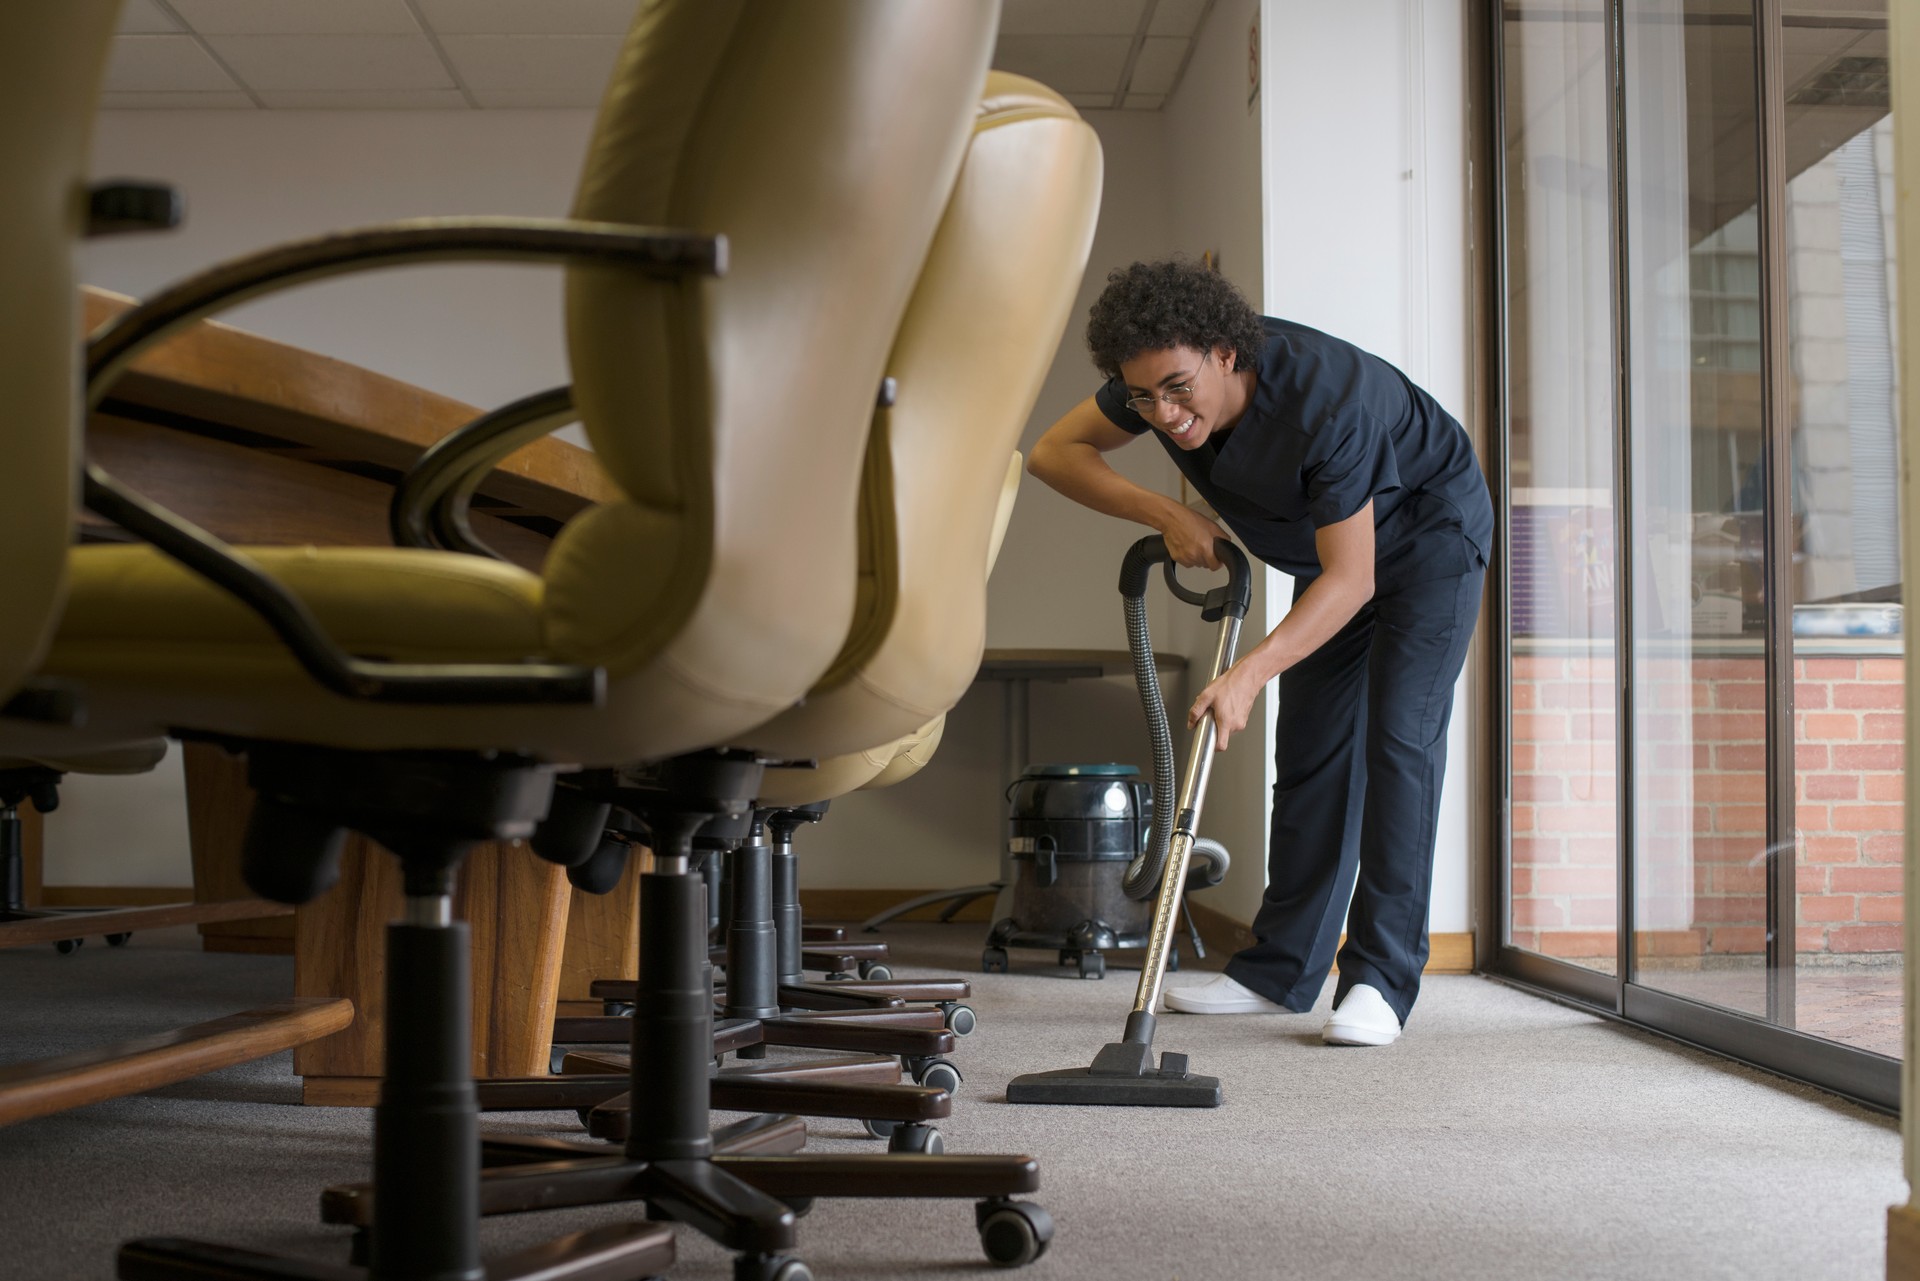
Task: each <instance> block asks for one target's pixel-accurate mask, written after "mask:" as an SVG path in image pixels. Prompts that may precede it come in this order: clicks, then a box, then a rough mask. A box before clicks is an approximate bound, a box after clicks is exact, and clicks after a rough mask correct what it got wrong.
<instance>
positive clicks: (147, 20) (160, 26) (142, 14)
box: [115, 0, 180, 36]
mask: <svg viewBox="0 0 1920 1281" xmlns="http://www.w3.org/2000/svg"><path fill="white" fill-rule="evenodd" d="M115 30H117V31H118V32H119V33H120V34H121V35H142V36H144V35H157V34H159V33H161V32H167V31H178V30H180V24H179V23H177V22H175V21H174V20H173V19H172V18H169V17H168V16H167V15H166V14H164V13H162V12H160V10H159V9H158V8H156V7H155V6H154V3H153V0H127V3H126V7H125V8H123V9H121V10H120V25H119V26H118V27H116V28H115Z"/></svg>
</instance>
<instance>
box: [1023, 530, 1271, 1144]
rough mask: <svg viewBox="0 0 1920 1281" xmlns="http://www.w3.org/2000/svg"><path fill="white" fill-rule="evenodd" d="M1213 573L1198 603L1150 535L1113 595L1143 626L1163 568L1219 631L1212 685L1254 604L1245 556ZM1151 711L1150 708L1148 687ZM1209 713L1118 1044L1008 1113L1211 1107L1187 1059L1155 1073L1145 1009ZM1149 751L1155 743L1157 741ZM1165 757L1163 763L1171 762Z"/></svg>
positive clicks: (1198, 778)
mask: <svg viewBox="0 0 1920 1281" xmlns="http://www.w3.org/2000/svg"><path fill="white" fill-rule="evenodd" d="M1214 546H1215V550H1216V552H1217V553H1218V555H1219V557H1220V560H1221V563H1222V564H1223V565H1224V566H1225V567H1226V569H1227V574H1228V581H1227V585H1226V586H1225V587H1219V588H1215V589H1214V590H1213V591H1210V592H1207V593H1205V594H1204V595H1203V594H1201V593H1199V592H1193V591H1189V590H1188V589H1186V588H1185V587H1183V586H1181V584H1180V582H1179V580H1178V579H1177V578H1176V577H1175V576H1174V565H1173V558H1172V556H1171V555H1170V554H1169V553H1168V551H1167V546H1166V541H1165V540H1164V539H1162V538H1161V537H1159V536H1158V535H1153V536H1150V537H1147V538H1143V539H1141V540H1140V541H1139V542H1137V543H1135V544H1134V545H1133V546H1132V547H1131V548H1129V549H1128V551H1127V558H1126V561H1125V562H1124V563H1123V565H1122V567H1121V571H1120V591H1121V594H1122V595H1123V596H1126V597H1127V598H1128V601H1129V604H1130V605H1135V606H1136V608H1132V609H1130V610H1129V619H1130V620H1133V619H1138V618H1142V617H1144V616H1143V615H1142V614H1141V613H1140V611H1139V610H1138V609H1137V602H1138V600H1139V598H1140V597H1141V595H1143V594H1144V592H1145V590H1146V571H1147V568H1148V566H1150V565H1152V564H1154V563H1158V564H1160V565H1161V566H1162V568H1163V570H1164V572H1165V576H1166V580H1167V586H1168V588H1169V589H1170V590H1172V592H1173V593H1174V595H1175V596H1177V597H1179V598H1180V599H1181V600H1184V601H1186V602H1187V603H1189V604H1194V605H1199V606H1200V607H1201V617H1203V618H1205V619H1207V620H1208V621H1210V622H1211V621H1213V620H1215V619H1218V620H1219V621H1220V624H1221V626H1220V639H1219V644H1218V646H1217V647H1216V649H1215V651H1214V656H1213V669H1212V674H1211V675H1210V676H1209V677H1208V678H1207V679H1208V680H1209V681H1212V680H1213V679H1215V678H1217V677H1218V676H1219V675H1220V674H1221V673H1222V672H1224V671H1225V670H1226V669H1227V668H1228V667H1229V666H1230V665H1231V664H1232V662H1233V651H1234V646H1235V644H1236V643H1237V642H1238V641H1239V638H1240V624H1241V622H1242V621H1243V620H1244V619H1245V618H1246V615H1247V608H1248V605H1249V604H1250V602H1251V597H1252V578H1251V572H1250V570H1249V568H1248V565H1247V558H1246V556H1245V555H1244V554H1243V553H1242V552H1241V551H1240V549H1239V548H1238V547H1235V546H1234V545H1233V544H1231V543H1228V542H1226V541H1224V540H1222V541H1219V542H1216V543H1215V545H1214ZM1127 641H1128V644H1129V645H1131V646H1134V647H1135V655H1134V657H1135V660H1136V661H1135V670H1136V672H1141V673H1145V674H1144V675H1142V677H1141V680H1142V683H1143V690H1142V692H1143V695H1145V694H1146V693H1147V690H1146V688H1145V685H1146V682H1147V681H1148V679H1149V678H1150V676H1151V673H1152V671H1153V662H1152V654H1151V652H1148V653H1147V655H1146V661H1145V662H1144V663H1142V662H1140V661H1138V660H1139V659H1140V658H1141V654H1140V652H1139V650H1140V648H1141V647H1142V646H1144V645H1145V644H1146V629H1145V627H1144V625H1138V626H1130V627H1129V629H1128V636H1127ZM1151 693H1152V696H1151V698H1149V699H1147V701H1148V702H1150V703H1151V702H1153V701H1155V700H1157V699H1158V696H1159V690H1158V683H1157V681H1155V682H1154V683H1153V688H1152V692H1151ZM1213 740H1214V724H1213V713H1212V712H1211V711H1209V712H1208V713H1207V714H1206V715H1205V716H1203V717H1202V718H1201V720H1200V724H1199V725H1197V726H1196V727H1195V728H1194V732H1193V738H1192V741H1191V742H1190V743H1189V745H1188V748H1187V768H1186V770H1185V772H1184V773H1183V774H1182V775H1181V785H1180V801H1179V808H1178V810H1177V811H1176V817H1175V820H1174V830H1173V834H1172V837H1171V838H1170V839H1169V840H1168V842H1167V849H1166V860H1165V865H1164V866H1163V867H1162V869H1161V871H1160V881H1159V892H1158V898H1157V900H1156V902H1155V904H1154V910H1153V925H1152V927H1151V929H1150V931H1149V933H1148V935H1147V955H1146V961H1145V964H1144V965H1143V966H1142V967H1141V970H1140V986H1139V987H1138V989H1136V991H1135V993H1134V998H1133V1010H1132V1011H1131V1012H1130V1013H1129V1014H1128V1015H1127V1026H1126V1030H1125V1032H1124V1033H1122V1035H1121V1039H1120V1040H1118V1041H1112V1042H1109V1043H1108V1044H1107V1045H1105V1046H1103V1047H1102V1048H1101V1050H1100V1052H1099V1053H1098V1054H1096V1055H1095V1056H1094V1059H1093V1063H1092V1065H1091V1066H1089V1067H1084V1068H1063V1069H1061V1070H1059V1071H1054V1072H1030V1073H1028V1074H1026V1075H1024V1076H1017V1077H1015V1078H1014V1079H1013V1080H1012V1081H1010V1082H1008V1083H1007V1102H1009V1103H1082V1104H1097V1105H1106V1106H1116V1105H1118V1106H1140V1107H1219V1106H1220V1102H1221V1092H1220V1081H1219V1078H1217V1077H1211V1076H1196V1075H1194V1074H1192V1073H1190V1072H1189V1071H1188V1070H1187V1056H1186V1055H1184V1054H1174V1053H1167V1054H1163V1055H1162V1056H1161V1058H1160V1065H1159V1066H1158V1067H1157V1068H1156V1067H1155V1066H1154V1064H1153V1033H1154V1022H1155V1020H1154V1014H1153V1007H1154V1006H1155V1005H1156V1004H1157V1003H1158V1001H1159V999H1160V988H1161V985H1162V984H1163V983H1164V981H1165V979H1166V973H1167V961H1168V958H1169V957H1170V955H1171V954H1172V950H1173V930H1174V923H1175V922H1176V921H1178V920H1179V919H1180V903H1181V895H1183V894H1184V893H1185V892H1186V885H1187V867H1188V864H1189V863H1190V862H1191V861H1192V859H1193V843H1194V841H1195V839H1196V833H1197V832H1198V829H1199V826H1200V806H1201V802H1202V800H1203V798H1204V797H1205V796H1206V791H1207V779H1208V777H1209V775H1210V774H1211V772H1212V769H1213ZM1155 747H1156V750H1159V748H1160V743H1159V741H1158V739H1157V738H1156V742H1155ZM1169 755H1170V753H1169Z"/></svg>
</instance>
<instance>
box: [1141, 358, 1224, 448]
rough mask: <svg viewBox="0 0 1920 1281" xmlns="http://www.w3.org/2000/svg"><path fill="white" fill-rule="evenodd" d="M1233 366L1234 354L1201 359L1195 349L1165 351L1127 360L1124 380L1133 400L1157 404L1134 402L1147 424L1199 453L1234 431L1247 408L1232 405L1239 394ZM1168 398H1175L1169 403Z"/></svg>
mask: <svg viewBox="0 0 1920 1281" xmlns="http://www.w3.org/2000/svg"><path fill="white" fill-rule="evenodd" d="M1232 363H1233V358H1232V353H1230V352H1222V351H1214V352H1210V353H1208V354H1206V355H1202V354H1201V353H1200V352H1198V351H1196V350H1194V349H1193V348H1191V347H1166V348H1162V349H1161V350H1158V351H1143V352H1141V353H1140V354H1139V355H1137V356H1135V357H1133V358H1132V359H1131V360H1126V361H1122V362H1121V365H1120V378H1121V381H1123V382H1125V383H1126V385H1127V395H1128V396H1129V397H1130V398H1138V397H1148V398H1150V399H1151V400H1152V402H1153V403H1152V405H1151V406H1143V405H1141V404H1139V403H1138V402H1137V400H1130V402H1129V403H1130V404H1131V405H1132V408H1133V409H1134V411H1135V412H1137V413H1139V414H1140V416H1141V417H1142V418H1144V419H1146V420H1147V423H1148V425H1150V426H1151V427H1152V428H1153V429H1154V430H1155V431H1160V432H1165V433H1166V434H1167V436H1168V437H1170V438H1171V439H1172V440H1173V442H1174V444H1176V445H1178V446H1180V448H1182V449H1198V448H1199V447H1200V445H1201V443H1202V442H1204V441H1205V440H1206V439H1207V437H1208V436H1210V435H1212V434H1213V433H1214V432H1216V431H1225V430H1227V429H1229V428H1231V427H1232V426H1233V424H1234V422H1236V421H1238V420H1239V416H1240V410H1241V409H1242V408H1244V405H1237V404H1234V403H1232V402H1233V401H1234V400H1235V397H1234V396H1233V395H1232V393H1233V392H1235V391H1237V390H1238V388H1237V387H1236V386H1235V385H1234V383H1233V378H1234V375H1233V373H1232V372H1231V366H1232ZM1168 396H1173V397H1176V400H1175V401H1174V402H1169V401H1168V399H1167V397H1168ZM1181 397H1184V398H1185V402H1184V403H1180V402H1179V399H1178V398H1181Z"/></svg>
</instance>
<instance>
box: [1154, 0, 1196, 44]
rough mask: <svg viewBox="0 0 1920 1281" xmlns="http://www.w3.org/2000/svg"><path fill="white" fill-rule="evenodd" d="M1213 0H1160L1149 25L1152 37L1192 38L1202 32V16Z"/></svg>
mask: <svg viewBox="0 0 1920 1281" xmlns="http://www.w3.org/2000/svg"><path fill="white" fill-rule="evenodd" d="M1210 3H1212V0H1160V3H1159V4H1157V5H1155V6H1154V8H1153V18H1152V19H1151V20H1150V21H1149V22H1148V23H1147V34H1148V35H1150V36H1191V35H1195V34H1197V33H1198V32H1199V30H1200V15H1201V14H1203V13H1205V12H1206V11H1207V5H1208V4H1210Z"/></svg>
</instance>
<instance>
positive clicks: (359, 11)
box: [172, 0, 420, 36]
mask: <svg viewBox="0 0 1920 1281" xmlns="http://www.w3.org/2000/svg"><path fill="white" fill-rule="evenodd" d="M172 4H173V11H174V12H175V13H177V14H179V15H180V16H181V17H182V18H184V19H185V20H186V22H187V25H188V26H190V27H192V28H193V29H194V30H195V31H198V32H199V33H200V34H201V35H203V36H309V35H336V36H404V35H412V34H413V33H414V32H417V31H419V30H420V24H419V23H417V22H415V21H414V20H413V15H412V14H411V13H408V12H407V6H406V4H405V3H404V0H172Z"/></svg>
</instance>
